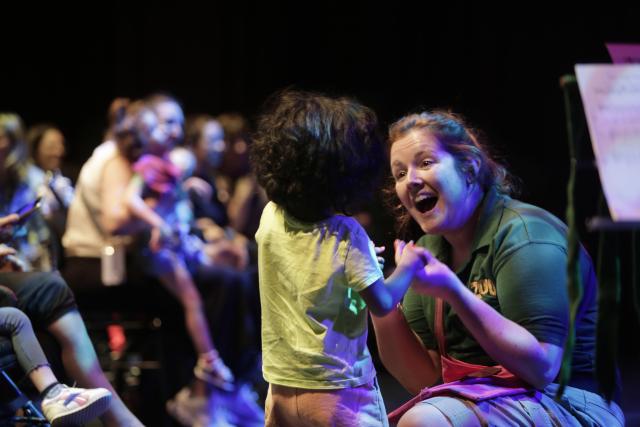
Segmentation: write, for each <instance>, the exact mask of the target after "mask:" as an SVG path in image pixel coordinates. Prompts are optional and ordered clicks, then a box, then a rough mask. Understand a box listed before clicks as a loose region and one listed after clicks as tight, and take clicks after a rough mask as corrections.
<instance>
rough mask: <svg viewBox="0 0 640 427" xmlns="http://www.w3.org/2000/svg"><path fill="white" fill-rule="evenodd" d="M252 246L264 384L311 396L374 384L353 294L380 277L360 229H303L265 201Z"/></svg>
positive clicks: (332, 225)
mask: <svg viewBox="0 0 640 427" xmlns="http://www.w3.org/2000/svg"><path fill="white" fill-rule="evenodd" d="M256 240H257V242H258V271H259V277H260V301H261V306H262V357H263V367H262V370H263V374H264V378H265V379H266V380H267V381H268V382H270V383H274V384H280V385H284V386H289V387H300V388H309V389H337V388H347V387H356V386H359V385H361V384H364V383H367V382H369V381H371V380H372V379H373V378H374V377H375V369H374V367H373V364H372V361H371V355H370V353H369V349H368V348H367V310H366V305H365V303H364V300H363V299H362V297H360V294H359V293H358V292H359V291H362V290H363V289H365V288H366V287H368V286H370V285H371V284H373V283H374V282H375V281H377V280H378V279H381V278H382V271H381V270H380V266H379V265H378V262H377V259H376V255H375V251H374V247H373V243H372V242H371V240H370V239H369V237H368V236H367V234H366V232H365V231H364V229H363V228H362V227H361V226H360V224H358V222H357V221H356V220H354V219H353V218H350V217H347V216H342V215H334V216H332V217H330V218H328V219H326V220H323V221H319V222H315V223H307V222H301V221H298V220H296V219H295V218H293V217H291V216H290V215H288V214H287V213H286V212H285V211H284V209H282V208H280V207H278V206H277V205H276V204H275V203H273V202H270V203H268V204H267V206H266V207H265V209H264V211H263V213H262V218H261V219H260V227H259V229H258V232H257V233H256Z"/></svg>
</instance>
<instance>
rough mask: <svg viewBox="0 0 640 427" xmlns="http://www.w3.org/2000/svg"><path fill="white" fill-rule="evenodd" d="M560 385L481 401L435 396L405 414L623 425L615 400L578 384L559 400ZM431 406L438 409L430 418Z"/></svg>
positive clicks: (476, 421) (510, 422)
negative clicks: (557, 396) (556, 397)
mask: <svg viewBox="0 0 640 427" xmlns="http://www.w3.org/2000/svg"><path fill="white" fill-rule="evenodd" d="M557 389H558V385H557V384H550V385H549V386H547V387H546V388H545V389H544V390H543V391H542V392H539V391H537V392H535V393H533V394H523V395H516V396H505V397H498V398H495V399H490V400H485V401H481V402H472V401H470V400H465V399H461V398H455V397H449V396H436V397H432V398H429V399H426V400H423V401H422V402H420V403H418V404H417V405H416V406H414V407H413V408H412V409H410V410H409V411H408V412H407V413H406V414H405V415H404V417H407V416H409V417H411V415H413V416H414V417H415V416H416V415H418V412H417V411H420V413H419V415H420V416H421V417H422V419H423V420H424V422H425V424H424V425H433V423H434V422H437V420H443V417H444V419H445V420H446V421H448V425H451V426H455V427H471V426H473V427H476V426H487V425H488V426H536V427H537V426H556V425H561V426H563V427H564V426H594V427H595V426H607V427H622V426H624V415H623V414H622V410H621V409H620V407H619V406H618V405H617V404H616V403H615V402H611V403H607V402H606V401H605V400H604V399H603V398H602V397H600V396H599V395H597V394H595V393H592V392H589V391H586V390H582V389H579V388H575V387H566V389H565V392H564V395H563V396H562V399H561V401H560V402H557V401H555V400H554V398H555V393H556V390H557ZM424 405H429V407H428V408H427V407H425V406H424ZM432 409H435V410H436V411H435V412H436V413H435V414H434V415H433V417H434V418H433V419H429V414H430V413H431V414H433V412H431V411H430V410H432ZM414 411H416V412H414ZM411 412H413V414H410V413H411Z"/></svg>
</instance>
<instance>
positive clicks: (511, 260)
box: [403, 190, 596, 372]
mask: <svg viewBox="0 0 640 427" xmlns="http://www.w3.org/2000/svg"><path fill="white" fill-rule="evenodd" d="M480 209H481V213H480V216H479V219H478V225H477V228H476V233H475V238H474V243H473V245H472V252H471V257H470V259H469V260H468V262H467V263H466V264H465V265H464V266H463V267H462V268H461V269H460V270H459V271H457V272H456V274H457V275H458V277H459V278H460V280H461V281H462V283H464V284H466V286H467V287H468V288H469V289H470V290H471V291H472V292H473V293H474V294H475V295H476V296H477V297H478V298H481V299H482V300H483V301H485V302H486V303H487V304H489V305H490V306H492V307H493V308H494V309H496V310H497V311H498V312H500V313H501V314H502V315H503V316H505V317H506V318H508V319H510V320H512V321H514V322H516V323H518V324H519V325H521V326H522V327H524V328H525V329H527V330H528V331H529V332H530V333H531V334H532V335H533V336H534V337H536V338H537V339H538V340H539V341H542V342H546V343H551V344H555V345H558V346H564V341H565V337H566V335H567V331H568V324H569V318H568V313H569V301H568V294H567V284H566V262H567V249H566V247H567V241H566V226H565V225H564V224H563V223H562V222H561V221H560V220H559V219H558V218H556V217H555V216H553V215H552V214H550V213H549V212H547V211H545V210H543V209H541V208H538V207H535V206H532V205H529V204H526V203H522V202H520V201H518V200H514V199H511V198H510V197H508V196H505V195H501V194H498V193H497V192H496V191H495V190H490V191H489V192H487V194H486V195H485V197H484V200H483V201H482V204H481V206H480ZM418 245H420V246H423V247H425V248H427V249H429V250H430V251H431V252H432V253H433V254H434V255H435V256H436V257H437V258H438V259H439V260H440V261H442V262H444V263H446V264H448V265H450V262H449V261H450V246H449V244H448V243H447V241H446V240H445V239H444V238H443V237H442V236H438V235H425V236H423V237H422V238H421V239H420V240H419V241H418ZM580 262H581V267H582V274H583V283H584V285H585V289H586V291H585V295H586V298H585V301H584V302H583V308H582V313H584V315H583V316H582V319H581V320H580V323H579V324H578V325H577V328H576V350H575V352H574V372H576V370H577V371H581V372H591V371H592V370H593V354H594V348H595V347H594V335H595V318H596V308H595V307H596V306H595V303H596V301H595V292H594V289H595V285H596V282H595V276H594V274H593V268H592V263H591V260H590V259H589V257H588V255H587V254H586V252H585V251H584V249H582V253H581V257H580ZM587 289H588V290H587ZM403 309H404V315H405V317H406V319H407V321H408V323H409V325H410V326H411V328H412V329H413V330H414V331H415V332H416V334H417V335H418V336H419V337H420V338H421V339H422V341H423V343H424V344H425V346H426V347H427V348H430V349H435V350H437V343H436V339H435V335H434V333H433V331H434V330H435V328H434V310H435V300H434V298H432V297H429V296H424V295H419V294H417V293H416V292H414V291H413V290H412V289H410V290H409V292H407V294H406V296H405V298H404V302H403ZM444 326H445V336H446V343H447V353H448V354H449V355H450V356H453V357H455V358H456V359H459V360H463V361H465V362H468V363H475V364H481V365H494V364H495V362H494V361H493V360H492V359H491V358H490V357H489V356H488V355H487V354H486V352H485V351H484V350H483V349H482V348H481V347H480V345H479V344H478V343H477V342H476V340H475V339H474V338H473V337H472V336H471V334H470V333H469V332H468V330H467V329H466V327H465V326H464V325H463V324H462V321H461V320H460V318H459V317H458V315H457V313H455V311H453V310H452V309H451V307H450V306H449V305H448V304H445V320H444Z"/></svg>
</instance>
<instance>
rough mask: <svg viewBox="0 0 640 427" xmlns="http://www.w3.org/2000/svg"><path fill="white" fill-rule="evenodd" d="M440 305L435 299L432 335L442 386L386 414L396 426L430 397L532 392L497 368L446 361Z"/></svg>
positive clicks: (426, 390)
mask: <svg viewBox="0 0 640 427" xmlns="http://www.w3.org/2000/svg"><path fill="white" fill-rule="evenodd" d="M443 307H444V302H443V301H442V300H441V299H440V298H438V299H436V311H435V329H436V330H435V335H436V339H437V341H438V350H439V351H440V362H441V364H442V379H443V381H444V383H443V384H441V385H438V386H435V387H426V388H424V389H422V390H421V391H420V393H418V394H417V395H416V396H415V397H414V398H412V399H411V400H409V401H408V402H406V403H405V404H404V405H402V406H400V407H399V408H398V409H396V410H395V411H393V412H391V413H390V414H389V422H391V423H397V422H398V421H399V420H400V417H402V415H404V413H405V412H407V411H408V410H409V409H411V408H412V407H413V406H414V405H415V404H417V403H419V402H421V401H423V400H425V399H428V398H430V397H433V396H452V397H460V398H463V399H467V400H472V401H474V402H478V401H481V400H487V399H492V398H494V397H502V396H512V395H516V394H523V393H529V392H532V391H535V390H534V389H533V388H532V387H531V386H530V385H528V384H527V383H525V382H524V381H522V380H520V379H519V378H517V377H516V376H515V375H513V374H512V373H511V372H509V371H507V370H506V369H505V368H504V367H502V366H500V365H496V366H483V365H474V364H472V363H466V362H463V361H461V360H457V359H454V358H453V357H449V355H448V354H447V351H446V347H445V339H444V321H443Z"/></svg>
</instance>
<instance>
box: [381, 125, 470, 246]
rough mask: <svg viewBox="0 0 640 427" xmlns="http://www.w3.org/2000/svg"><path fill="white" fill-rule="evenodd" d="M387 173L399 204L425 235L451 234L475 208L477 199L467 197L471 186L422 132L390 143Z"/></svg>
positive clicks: (451, 159) (432, 138)
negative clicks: (391, 176) (389, 166)
mask: <svg viewBox="0 0 640 427" xmlns="http://www.w3.org/2000/svg"><path fill="white" fill-rule="evenodd" d="M391 172H392V174H393V178H394V179H395V183H396V184H395V187H396V193H397V195H398V198H399V199H400V202H401V203H402V205H403V206H404V207H405V208H406V209H407V211H408V212H409V214H410V215H411V217H412V218H413V219H414V220H415V221H416V222H417V223H418V225H420V228H422V230H423V231H424V232H425V233H428V234H441V235H447V234H451V233H455V232H456V231H458V230H460V229H461V228H462V227H463V226H464V225H465V224H466V223H467V221H468V220H469V218H470V217H471V215H472V214H473V212H474V210H475V208H476V205H477V199H476V198H474V197H469V196H470V195H471V194H470V189H471V188H472V187H471V186H469V184H468V183H467V179H466V177H465V176H464V174H462V173H461V171H460V169H459V167H458V165H457V163H456V160H455V158H454V157H453V156H452V155H451V154H450V153H449V152H447V151H446V150H445V149H444V148H443V147H442V144H441V143H440V142H439V141H438V138H437V137H436V136H435V135H433V134H432V133H430V132H429V131H427V130H425V129H417V130H413V131H410V132H409V133H408V134H407V135H405V136H404V137H402V138H400V139H398V140H396V141H395V142H394V143H393V145H392V146H391ZM473 188H475V186H474V187H473Z"/></svg>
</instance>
